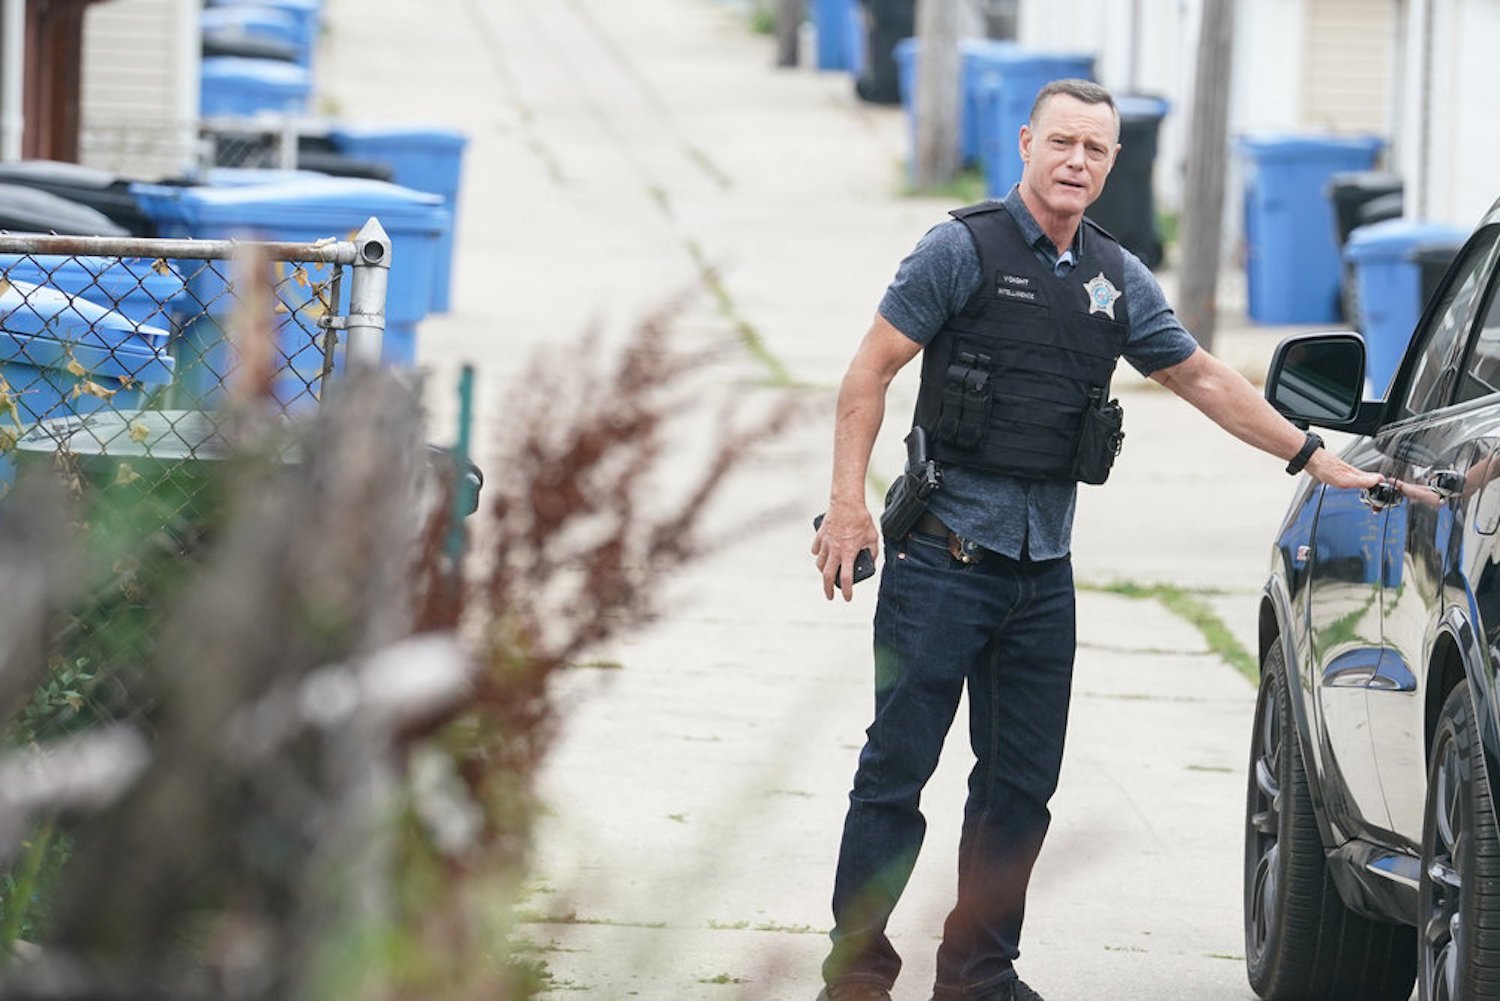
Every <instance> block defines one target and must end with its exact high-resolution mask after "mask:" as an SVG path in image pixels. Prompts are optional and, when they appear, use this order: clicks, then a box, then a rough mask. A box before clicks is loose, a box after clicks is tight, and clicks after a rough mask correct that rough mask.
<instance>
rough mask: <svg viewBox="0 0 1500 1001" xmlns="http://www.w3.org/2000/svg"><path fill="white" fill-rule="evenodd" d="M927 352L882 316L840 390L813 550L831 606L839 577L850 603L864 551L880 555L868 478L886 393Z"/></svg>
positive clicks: (883, 412) (876, 317)
mask: <svg viewBox="0 0 1500 1001" xmlns="http://www.w3.org/2000/svg"><path fill="white" fill-rule="evenodd" d="M921 350H922V346H921V345H920V344H918V343H917V342H916V341H914V340H912V339H911V338H910V337H907V336H906V335H905V334H903V333H902V332H901V331H899V330H897V329H896V328H895V327H894V326H892V325H891V323H890V321H888V320H887V319H886V318H885V317H883V316H881V315H880V314H879V313H876V314H875V319H874V322H872V323H871V324H870V329H869V331H868V332H867V333H866V334H865V336H864V340H862V341H861V342H860V345H859V348H858V349H857V350H856V351H855V352H854V359H853V360H852V361H851V362H850V363H849V368H848V371H846V372H845V373H844V379H843V381H842V382H841V383H840V384H839V398H838V411H837V415H836V417H835V419H834V429H833V485H832V488H831V490H830V492H829V497H828V513H827V514H826V515H825V516H824V518H823V525H822V527H821V528H819V529H818V532H817V534H816V535H815V536H814V537H813V545H812V551H813V555H815V556H816V557H817V560H818V570H819V571H820V572H821V573H822V575H823V596H824V597H825V598H827V599H829V600H830V601H831V600H833V592H834V587H833V578H834V575H835V574H836V573H837V574H839V575H840V577H839V580H840V583H841V584H842V588H841V590H842V591H843V594H844V600H845V601H849V600H852V599H853V597H854V558H855V557H856V556H857V555H858V554H859V551H860V550H861V549H869V550H870V552H872V553H879V552H880V530H879V529H878V528H877V527H876V525H875V519H874V518H873V517H871V515H870V509H869V506H868V505H867V504H866V503H865V477H866V474H867V473H868V471H869V468H870V453H871V451H872V450H873V449H874V447H875V437H876V435H877V434H879V432H880V425H881V423H882V422H883V420H884V418H885V398H886V391H887V389H888V388H889V387H890V384H891V380H892V379H894V378H895V377H896V373H897V372H899V371H901V369H902V367H903V366H905V365H906V363H907V362H909V361H911V360H912V359H913V358H915V357H916V355H917V352H919V351H921Z"/></svg>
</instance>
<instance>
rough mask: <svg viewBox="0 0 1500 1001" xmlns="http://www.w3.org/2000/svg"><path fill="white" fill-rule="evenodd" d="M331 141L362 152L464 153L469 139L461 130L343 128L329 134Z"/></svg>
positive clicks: (378, 126)
mask: <svg viewBox="0 0 1500 1001" xmlns="http://www.w3.org/2000/svg"><path fill="white" fill-rule="evenodd" d="M328 137H329V138H330V139H332V140H333V141H334V142H335V143H336V144H338V145H340V146H346V145H349V144H356V145H358V146H360V147H362V148H366V147H370V146H379V147H382V148H386V149H397V148H402V147H409V148H411V149H420V150H431V149H437V148H443V149H463V148H464V146H466V145H467V144H468V142H469V137H468V136H467V135H466V134H465V133H463V132H460V131H459V130H457V129H447V128H442V127H441V126H437V125H420V124H415V123H414V124H409V125H375V124H359V125H356V124H348V123H345V124H341V125H335V126H334V127H332V128H330V129H329V130H328Z"/></svg>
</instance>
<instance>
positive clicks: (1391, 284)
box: [1344, 219, 1468, 397]
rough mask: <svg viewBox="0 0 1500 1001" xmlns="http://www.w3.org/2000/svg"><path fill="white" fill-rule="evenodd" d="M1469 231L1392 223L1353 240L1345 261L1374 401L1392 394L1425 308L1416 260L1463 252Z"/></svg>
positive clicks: (1362, 228)
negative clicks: (1425, 253) (1435, 252)
mask: <svg viewBox="0 0 1500 1001" xmlns="http://www.w3.org/2000/svg"><path fill="white" fill-rule="evenodd" d="M1467 237H1468V231H1467V230H1463V229H1460V228H1459V227H1457V226H1447V225H1442V224H1439V223H1431V222H1416V221H1412V220H1407V219H1391V220H1388V221H1386V222H1377V223H1373V224H1371V225H1369V226H1360V227H1358V228H1356V229H1355V230H1354V231H1353V232H1351V233H1350V234H1349V243H1348V245H1347V246H1345V248H1344V257H1345V259H1346V260H1347V261H1348V262H1349V264H1350V265H1351V267H1352V269H1353V272H1354V281H1355V288H1356V294H1355V297H1354V299H1355V302H1356V303H1357V304H1358V307H1357V308H1358V313H1359V315H1358V317H1351V318H1350V319H1351V320H1355V321H1356V322H1357V325H1358V327H1359V329H1360V332H1361V333H1363V334H1364V337H1365V358H1366V361H1365V377H1366V379H1367V380H1368V384H1369V389H1370V391H1371V393H1373V394H1374V395H1375V396H1376V397H1383V396H1384V395H1385V394H1386V392H1387V391H1388V390H1389V389H1390V384H1391V380H1392V379H1393V378H1395V375H1396V369H1397V368H1399V367H1400V365H1401V359H1402V357H1403V356H1404V355H1405V354H1406V347H1407V345H1408V344H1409V343H1410V341H1411V335H1412V331H1413V330H1414V329H1415V328H1416V325H1417V320H1418V319H1420V318H1421V316H1422V310H1423V309H1424V308H1425V307H1426V305H1427V303H1426V301H1425V297H1424V294H1423V290H1422V286H1423V282H1422V266H1421V263H1420V262H1419V261H1418V259H1417V254H1418V253H1419V252H1420V251H1422V250H1424V249H1425V248H1428V247H1431V246H1433V245H1434V244H1446V245H1449V246H1453V247H1458V246H1461V245H1462V244H1463V242H1464V240H1465V239H1466V238H1467Z"/></svg>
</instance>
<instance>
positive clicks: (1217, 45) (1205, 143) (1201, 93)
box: [1177, 0, 1234, 350]
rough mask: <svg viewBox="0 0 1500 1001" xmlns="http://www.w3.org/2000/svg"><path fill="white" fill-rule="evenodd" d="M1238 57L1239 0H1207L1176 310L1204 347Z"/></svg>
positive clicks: (1211, 317) (1214, 300) (1212, 309)
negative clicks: (1236, 17)
mask: <svg viewBox="0 0 1500 1001" xmlns="http://www.w3.org/2000/svg"><path fill="white" fill-rule="evenodd" d="M1233 58H1234V0H1204V3H1203V23H1202V24H1201V25H1200V26H1199V32H1198V66H1197V71H1196V73H1195V74H1194V81H1193V109H1192V117H1191V118H1190V119H1189V120H1188V135H1189V137H1190V139H1189V143H1190V145H1189V147H1188V157H1187V183H1186V185H1185V189H1184V192H1183V206H1182V250H1181V256H1182V272H1181V273H1182V283H1181V287H1180V288H1179V290H1178V296H1177V313H1178V316H1179V317H1180V318H1181V319H1182V323H1183V325H1184V326H1185V327H1187V328H1188V330H1190V331H1192V332H1193V333H1194V334H1195V335H1197V338H1198V343H1199V344H1201V345H1202V346H1203V347H1204V349H1205V350H1212V349H1213V340H1214V328H1215V323H1216V321H1217V318H1218V317H1217V311H1218V282H1219V247H1220V244H1221V243H1222V242H1223V234H1224V174H1225V172H1226V171H1227V169H1228V159H1229V85H1230V80H1231V77H1232V70H1233Z"/></svg>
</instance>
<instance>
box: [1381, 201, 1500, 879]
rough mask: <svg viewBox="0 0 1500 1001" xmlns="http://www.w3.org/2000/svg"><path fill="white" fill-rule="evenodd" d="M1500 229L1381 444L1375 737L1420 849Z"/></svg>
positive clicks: (1413, 376)
mask: <svg viewBox="0 0 1500 1001" xmlns="http://www.w3.org/2000/svg"><path fill="white" fill-rule="evenodd" d="M1497 244H1500V226H1490V227H1487V228H1483V229H1481V230H1479V231H1478V232H1477V233H1476V234H1475V236H1474V237H1473V238H1471V240H1470V241H1469V243H1468V244H1467V245H1466V247H1465V250H1464V251H1463V253H1462V254H1461V255H1460V257H1459V258H1458V260H1457V261H1456V263H1455V266H1454V269H1453V270H1451V271H1450V273H1449V276H1448V280H1447V281H1446V283H1445V285H1444V287H1443V288H1442V289H1441V290H1440V292H1439V294H1438V299H1437V302H1436V303H1434V304H1433V307H1432V308H1431V309H1429V310H1428V311H1427V313H1426V314H1425V315H1424V323H1425V326H1424V328H1423V329H1422V330H1421V331H1419V333H1418V336H1417V339H1416V341H1415V344H1416V345H1418V347H1414V349H1413V351H1412V357H1410V358H1409V359H1408V360H1407V364H1406V365H1405V366H1404V367H1403V372H1402V375H1401V377H1400V378H1399V379H1398V380H1397V390H1396V392H1395V393H1393V401H1392V402H1393V404H1394V403H1397V402H1398V401H1399V404H1398V407H1397V409H1396V410H1395V412H1394V413H1393V417H1394V418H1395V422H1394V424H1393V425H1392V426H1391V427H1389V428H1388V429H1387V430H1386V431H1385V432H1383V433H1382V434H1381V435H1380V436H1378V439H1377V440H1378V442H1379V447H1380V448H1381V451H1383V452H1384V453H1385V454H1386V456H1387V458H1388V460H1389V463H1390V466H1389V473H1390V475H1391V476H1393V477H1395V478H1396V479H1398V480H1399V481H1400V482H1401V484H1402V491H1401V499H1400V500H1399V501H1396V502H1395V503H1393V504H1391V505H1389V506H1388V508H1387V516H1386V525H1385V544H1384V549H1383V556H1382V563H1383V565H1384V569H1383V572H1382V575H1381V577H1382V580H1381V599H1380V606H1381V629H1382V634H1383V637H1384V648H1385V649H1384V653H1383V656H1382V657H1381V658H1380V660H1379V662H1378V664H1377V666H1376V670H1375V672H1374V674H1373V675H1372V676H1371V678H1370V680H1369V682H1368V683H1367V685H1366V698H1367V708H1368V714H1369V721H1370V735H1371V739H1372V741H1373V745H1374V749H1375V759H1376V764H1377V767H1378V770H1379V774H1380V782H1381V788H1382V790H1383V793H1384V797H1385V802H1386V807H1387V809H1388V811H1389V815H1390V821H1391V829H1392V830H1393V831H1394V832H1395V833H1396V835H1397V836H1398V839H1399V840H1401V841H1404V842H1405V843H1406V844H1407V845H1408V846H1409V847H1410V848H1411V849H1412V850H1413V851H1416V850H1417V849H1418V848H1419V846H1420V845H1421V840H1422V814H1423V804H1424V799H1425V794H1426V775H1427V746H1426V728H1425V720H1426V715H1425V710H1426V694H1427V667H1428V663H1429V660H1430V655H1429V651H1430V650H1431V649H1432V645H1433V643H1434V640H1435V638H1436V635H1437V630H1438V625H1439V622H1440V620H1441V618H1442V616H1443V611H1444V608H1445V607H1448V606H1451V605H1453V604H1454V603H1455V602H1456V601H1459V600H1464V599H1463V591H1464V586H1463V575H1464V572H1465V571H1464V568H1465V565H1466V563H1467V562H1468V558H1467V556H1466V555H1465V546H1466V545H1469V546H1472V545H1473V531H1472V529H1471V528H1470V527H1469V526H1468V525H1467V522H1469V521H1472V520H1473V517H1474V511H1475V508H1476V501H1477V497H1478V496H1479V494H1480V492H1481V490H1482V488H1483V486H1484V482H1485V481H1486V480H1487V479H1488V478H1489V474H1488V472H1487V470H1489V469H1491V468H1493V464H1492V463H1490V462H1489V461H1488V460H1489V459H1490V456H1491V455H1492V452H1493V449H1494V446H1495V442H1496V425H1497V423H1500V421H1497V419H1496V413H1497V411H1500V301H1497V297H1496V289H1495V284H1496V282H1495V278H1494V273H1495V267H1496V258H1497V254H1500V250H1497Z"/></svg>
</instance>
